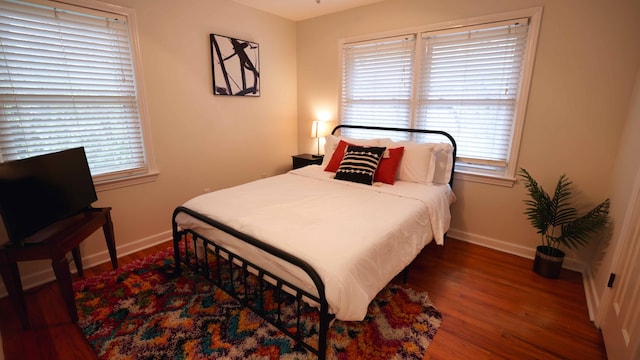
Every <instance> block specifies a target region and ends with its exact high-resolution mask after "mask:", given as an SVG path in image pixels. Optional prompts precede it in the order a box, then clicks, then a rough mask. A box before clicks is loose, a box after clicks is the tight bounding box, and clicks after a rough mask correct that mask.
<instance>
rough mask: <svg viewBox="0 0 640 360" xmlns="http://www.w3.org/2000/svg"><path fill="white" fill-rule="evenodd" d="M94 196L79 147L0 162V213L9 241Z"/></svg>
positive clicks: (81, 206) (19, 238) (80, 206)
mask: <svg viewBox="0 0 640 360" xmlns="http://www.w3.org/2000/svg"><path fill="white" fill-rule="evenodd" d="M97 199H98V198H97V196H96V191H95V187H94V185H93V180H92V178H91V173H90V171H89V164H88V163H87V158H86V155H85V152H84V148H82V147H79V148H73V149H69V150H63V151H60V152H56V153H51V154H46V155H40V156H34V157H30V158H26V159H21V160H14V161H8V162H4V163H2V164H0V213H1V214H2V220H3V222H4V226H5V229H6V232H7V235H8V237H9V241H11V243H14V244H20V243H22V241H23V240H24V238H26V237H28V236H30V235H33V234H34V233H35V232H37V231H38V230H40V229H42V228H44V227H46V226H48V225H51V224H53V223H54V222H56V221H58V220H61V219H63V218H65V217H69V216H71V215H73V214H76V213H78V212H80V211H82V210H84V209H86V208H88V207H90V206H91V203H93V202H94V201H96V200H97Z"/></svg>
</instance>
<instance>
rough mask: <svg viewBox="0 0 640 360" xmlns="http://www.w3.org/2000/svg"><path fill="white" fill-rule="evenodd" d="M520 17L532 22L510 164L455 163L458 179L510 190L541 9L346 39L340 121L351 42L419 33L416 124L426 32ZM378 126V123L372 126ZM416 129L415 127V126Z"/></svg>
mask: <svg viewBox="0 0 640 360" xmlns="http://www.w3.org/2000/svg"><path fill="white" fill-rule="evenodd" d="M518 18H528V19H529V29H528V35H527V37H528V38H527V45H526V54H525V58H524V61H523V65H522V79H521V82H520V94H519V98H518V101H517V103H516V109H515V116H514V119H513V128H512V135H511V136H512V138H511V146H510V149H509V152H508V154H509V155H508V159H507V165H506V166H505V167H504V168H503V171H500V172H489V171H485V170H475V169H474V168H473V167H469V166H464V164H463V163H462V162H461V163H460V164H458V163H457V162H456V169H455V171H456V179H459V180H465V181H473V182H480V183H486V184H493V185H499V186H507V187H511V186H513V185H514V184H515V181H516V172H517V164H518V155H519V152H520V145H521V142H522V134H523V129H524V122H525V115H526V108H527V104H528V99H529V90H530V86H531V78H532V73H533V67H534V62H535V54H536V49H537V43H538V36H539V32H540V23H541V18H542V7H534V8H527V9H522V10H516V11H510V12H505V13H500V14H493V15H487V16H479V17H473V18H468V19H462V20H453V21H448V22H443V23H436V24H432V25H425V26H419V27H413V28H409V29H400V30H392V31H387V32H383V33H376V34H368V35H361V36H357V37H351V38H345V39H341V40H340V41H339V58H340V91H339V94H338V98H339V110H338V111H339V118H340V119H342V117H343V116H342V115H343V113H342V111H343V106H342V93H343V84H342V78H343V76H344V70H345V69H344V67H343V60H342V59H343V56H344V47H345V46H346V45H348V44H349V43H357V42H366V41H375V40H377V39H383V38H389V37H395V36H403V35H407V34H412V33H414V34H416V40H417V45H416V63H415V65H414V66H415V69H416V70H414V74H415V75H414V96H413V97H412V102H411V118H410V119H409V121H410V123H411V124H415V123H416V121H417V116H416V114H417V109H418V81H419V80H418V79H419V77H420V76H421V75H420V69H421V67H422V58H423V54H422V53H421V50H422V49H423V48H424V45H423V44H422V43H421V42H422V37H423V33H428V32H439V31H447V32H449V31H452V30H456V29H460V28H463V27H473V26H477V25H482V24H486V23H498V22H503V21H509V20H513V19H518ZM372 125H375V124H372ZM413 126H415V125H413Z"/></svg>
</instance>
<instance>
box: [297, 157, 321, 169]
mask: <svg viewBox="0 0 640 360" xmlns="http://www.w3.org/2000/svg"><path fill="white" fill-rule="evenodd" d="M323 158H324V155H313V154H299V155H293V156H291V159H292V160H293V168H294V169H298V168H301V167H304V166H307V165H320V164H322V159H323Z"/></svg>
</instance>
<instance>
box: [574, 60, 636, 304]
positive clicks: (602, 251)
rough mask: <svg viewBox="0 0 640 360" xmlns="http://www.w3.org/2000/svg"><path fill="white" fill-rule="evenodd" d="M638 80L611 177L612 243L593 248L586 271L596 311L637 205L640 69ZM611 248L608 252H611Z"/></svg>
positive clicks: (617, 269) (590, 295)
mask: <svg viewBox="0 0 640 360" xmlns="http://www.w3.org/2000/svg"><path fill="white" fill-rule="evenodd" d="M635 79H636V82H635V91H634V92H633V95H632V96H631V105H630V107H629V111H628V116H627V121H626V124H625V127H624V130H623V133H622V137H621V138H620V147H619V152H618V157H617V159H616V162H615V166H614V168H613V171H612V175H613V176H612V180H611V211H610V213H611V217H612V218H613V219H614V224H613V229H612V236H611V239H610V242H608V243H607V242H603V243H601V244H598V245H599V246H593V247H592V248H591V250H592V251H591V256H592V260H591V262H590V264H589V265H590V267H589V269H588V270H589V271H587V272H586V275H587V276H586V277H587V281H588V285H589V286H590V287H591V288H592V289H593V293H592V294H587V295H588V299H590V300H591V302H592V308H594V311H595V310H597V309H599V308H600V299H602V298H603V296H604V293H605V290H606V285H607V282H608V279H609V274H610V272H618V273H619V272H620V271H621V269H620V268H619V267H618V266H616V264H614V263H613V260H614V256H615V255H616V254H615V251H612V249H616V247H617V246H618V245H619V244H622V242H623V239H622V238H621V237H622V236H625V234H623V233H622V227H623V223H624V221H625V216H626V213H627V211H628V208H629V206H630V205H633V201H634V200H635V199H634V198H632V197H631V196H630V195H631V192H632V191H633V187H634V185H635V184H637V182H638V181H639V177H640V159H639V158H638V154H640V141H639V139H640V71H638V73H637V76H636V78H635ZM607 250H608V251H607Z"/></svg>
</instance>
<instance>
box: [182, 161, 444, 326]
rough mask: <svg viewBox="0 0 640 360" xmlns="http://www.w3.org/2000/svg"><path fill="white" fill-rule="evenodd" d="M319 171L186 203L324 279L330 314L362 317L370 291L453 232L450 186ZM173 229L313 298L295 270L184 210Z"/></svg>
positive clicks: (304, 170) (296, 173) (373, 293)
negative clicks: (365, 181) (352, 178)
mask: <svg viewBox="0 0 640 360" xmlns="http://www.w3.org/2000/svg"><path fill="white" fill-rule="evenodd" d="M333 175H334V174H333V173H330V172H325V171H323V170H322V168H321V166H319V165H311V166H306V167H303V168H300V169H296V170H292V171H290V172H288V173H286V174H282V175H277V176H273V177H270V178H265V179H261V180H257V181H254V182H250V183H246V184H242V185H238V186H235V187H231V188H227V189H223V190H219V191H215V192H211V193H207V194H203V195H200V196H197V197H195V198H193V199H191V200H189V201H187V202H186V203H184V204H183V206H184V207H186V208H189V209H191V210H194V211H196V212H198V213H200V214H202V215H205V216H207V217H209V218H211V219H214V220H216V221H218V222H221V223H223V224H225V225H227V226H230V227H232V228H234V229H235V230H238V231H240V232H243V233H245V234H247V235H250V236H253V237H255V238H257V239H259V240H261V241H263V242H265V243H267V244H270V245H273V246H275V247H278V248H280V249H282V250H284V251H286V252H288V253H290V254H292V255H294V256H297V257H298V258H300V259H302V260H304V261H306V262H307V263H308V264H310V265H311V266H312V267H313V268H314V269H315V270H316V271H317V272H318V274H319V275H320V278H321V279H322V281H323V283H324V285H325V294H326V298H327V301H328V303H329V311H330V312H331V313H333V314H335V315H336V318H337V319H340V320H346V321H350V320H362V319H364V317H365V315H366V312H367V307H368V305H369V303H370V302H371V300H372V299H373V298H374V297H375V296H376V294H377V293H378V292H379V291H380V290H381V289H382V288H383V287H384V286H385V285H387V284H388V283H389V281H391V280H392V279H393V277H394V276H396V275H397V274H398V273H399V272H400V271H402V269H404V268H405V267H406V266H407V265H408V264H409V263H410V262H411V261H412V260H413V259H414V258H415V257H416V256H417V254H418V253H419V252H420V251H421V250H422V248H423V247H424V246H425V245H427V244H428V243H429V242H430V241H432V239H435V241H436V242H437V243H438V244H440V245H441V244H443V242H444V234H445V232H446V231H447V230H448V228H449V222H450V212H449V207H450V204H451V203H452V202H453V201H454V200H455V196H454V194H453V192H452V191H451V188H450V187H449V185H424V184H417V183H412V182H405V181H397V182H396V183H395V184H394V185H387V184H377V183H376V184H374V185H373V186H369V185H362V184H356V183H351V182H347V181H340V180H335V179H333ZM176 222H177V224H178V226H180V227H182V228H189V229H193V230H196V231H197V232H199V233H200V234H202V235H204V236H205V237H207V238H208V239H209V240H212V241H214V242H216V243H218V244H220V245H222V246H223V247H225V248H227V249H228V250H230V251H232V252H234V253H236V254H238V255H241V256H243V257H245V258H246V259H248V260H249V261H252V262H254V263H256V264H257V265H259V266H262V267H264V268H265V269H268V270H269V271H272V272H273V273H274V274H275V275H276V276H280V277H282V278H283V279H284V280H287V281H290V282H291V283H293V284H295V285H297V286H300V287H301V288H302V289H304V290H306V291H308V292H310V293H312V294H317V290H316V289H315V287H314V285H313V282H312V281H311V279H310V278H309V277H308V275H306V273H304V272H303V271H302V270H301V269H299V268H297V267H295V266H293V265H291V264H288V263H286V262H284V261H283V260H280V259H278V258H275V257H273V256H270V255H268V254H266V253H265V252H263V251H262V250H259V249H257V248H255V247H253V246H251V245H249V244H246V243H243V242H241V241H239V240H238V239H236V238H234V237H232V236H230V235H228V234H227V233H224V232H222V231H220V230H218V229H215V228H213V227H211V226H209V225H207V224H205V223H203V222H201V221H199V220H197V219H194V218H193V217H191V216H189V215H188V214H185V213H180V214H178V216H177V217H176Z"/></svg>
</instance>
